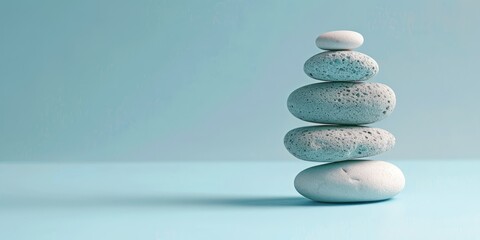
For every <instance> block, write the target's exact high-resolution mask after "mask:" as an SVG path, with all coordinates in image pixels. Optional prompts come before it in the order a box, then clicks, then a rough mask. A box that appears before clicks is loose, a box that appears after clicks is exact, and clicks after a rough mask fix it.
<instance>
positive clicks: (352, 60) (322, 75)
mask: <svg viewBox="0 0 480 240" xmlns="http://www.w3.org/2000/svg"><path fill="white" fill-rule="evenodd" d="M303 70H304V71H305V73H306V74H307V75H308V76H310V77H311V78H314V79H317V80H324V81H365V80H367V79H369V78H371V77H373V76H374V75H375V74H377V73H378V70H379V68H378V64H377V62H376V61H375V60H374V59H373V58H371V57H370V56H368V55H366V54H363V53H360V52H356V51H325V52H321V53H319V54H317V55H314V56H313V57H311V58H310V59H308V60H307V61H306V62H305V64H304V66H303Z"/></svg>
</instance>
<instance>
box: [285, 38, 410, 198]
mask: <svg viewBox="0 0 480 240" xmlns="http://www.w3.org/2000/svg"><path fill="white" fill-rule="evenodd" d="M362 44H363V36H362V35H361V34H359V33H357V32H353V31H333V32H327V33H324V34H322V35H320V36H319V37H318V38H317V40H316V45H317V46H318V47H319V48H320V49H323V50H326V51H324V52H321V53H319V54H317V55H314V56H313V57H311V58H310V59H308V60H307V61H306V62H305V65H304V71H305V73H306V74H307V75H308V76H309V77H311V78H313V79H316V80H321V81H325V82H321V83H315V84H311V85H306V86H303V87H301V88H298V89H297V90H295V91H293V92H292V93H291V94H290V96H289V97H288V101H287V105H288V110H289V111H290V112H291V113H292V114H293V115H294V116H295V117H297V118H299V119H301V120H304V121H307V122H312V123H320V124H322V125H315V126H308V127H301V128H296V129H293V130H291V131H290V132H288V133H287V134H286V135H285V138H284V143H285V147H286V148H287V150H288V151H289V152H290V153H291V154H292V155H294V156H295V157H297V158H299V159H302V160H306V161H314V162H330V163H327V164H323V165H318V166H315V167H311V168H308V169H306V170H304V171H302V172H300V173H299V174H298V175H297V177H296V178H295V188H296V190H297V191H298V192H299V193H300V194H301V195H303V196H305V197H306V198H309V199H311V200H314V201H322V202H365V201H378V200H385V199H389V198H391V197H393V196H395V195H396V194H398V193H399V192H400V191H402V189H403V187H404V186H405V178H404V176H403V173H402V171H401V170H400V169H399V168H398V167H396V166H395V165H393V164H391V163H387V162H384V161H377V160H361V159H358V158H363V157H370V156H374V155H377V154H380V153H383V152H385V151H388V150H390V149H392V148H393V146H394V145H395V137H394V136H393V135H392V134H391V133H389V132H388V131H386V130H383V129H380V128H374V127H367V126H363V125H366V124H370V123H374V122H377V121H380V120H382V119H383V118H385V117H387V116H388V115H390V114H391V113H392V111H393V109H394V108H395V102H396V98H395V93H394V92H393V90H392V89H391V88H390V87H388V86H387V85H385V84H382V83H375V82H365V81H366V80H368V79H370V78H372V77H373V76H375V75H376V74H377V73H378V70H379V68H378V64H377V62H376V61H375V60H374V59H373V58H371V57H369V56H367V55H365V54H363V53H360V52H356V51H353V50H352V49H355V48H358V47H360V46H361V45H362Z"/></svg>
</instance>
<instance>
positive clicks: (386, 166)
mask: <svg viewBox="0 0 480 240" xmlns="http://www.w3.org/2000/svg"><path fill="white" fill-rule="evenodd" d="M404 186H405V177H404V176H403V173H402V171H401V170H400V169H399V168H398V167H396V166H395V165H393V164H391V163H388V162H384V161H375V160H348V161H341V162H333V163H328V164H323V165H319V166H315V167H311V168H308V169H305V170H303V171H302V172H300V173H299V174H298V175H297V177H296V178H295V189H297V191H298V192H299V193H300V194H301V195H303V196H304V197H306V198H309V199H311V200H314V201H320V202H368V201H379V200H385V199H389V198H392V197H393V196H395V195H397V194H398V193H400V192H401V191H402V190H403V188H404Z"/></svg>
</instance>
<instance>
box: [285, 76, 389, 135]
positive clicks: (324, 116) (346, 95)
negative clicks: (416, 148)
mask: <svg viewBox="0 0 480 240" xmlns="http://www.w3.org/2000/svg"><path fill="white" fill-rule="evenodd" d="M395 102H396V99H395V93H394V92H393V90H392V89H391V88H390V87H388V86H387V85H385V84H381V83H370V82H323V83H315V84H310V85H306V86H303V87H301V88H298V89H297V90H295V91H293V92H292V93H291V94H290V96H289V97H288V100H287V106H288V110H289V111H290V112H291V113H292V114H293V115H294V116H295V117H297V118H300V119H302V120H304V121H307V122H315V123H331V124H348V125H359V124H368V123H373V122H376V121H380V120H382V119H383V118H385V117H387V116H388V115H390V113H392V112H393V109H394V108H395Z"/></svg>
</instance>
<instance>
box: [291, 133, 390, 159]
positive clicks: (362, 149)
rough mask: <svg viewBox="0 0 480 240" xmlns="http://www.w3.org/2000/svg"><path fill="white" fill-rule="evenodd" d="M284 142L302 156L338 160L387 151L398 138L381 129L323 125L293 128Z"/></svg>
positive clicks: (295, 153) (300, 157) (302, 157)
mask: <svg viewBox="0 0 480 240" xmlns="http://www.w3.org/2000/svg"><path fill="white" fill-rule="evenodd" d="M284 144H285V147H286V148H287V150H288V151H289V152H290V153H291V154H292V155H293V156H295V157H297V158H299V159H302V160H306V161H316V162H335V161H342V160H347V159H353V158H361V157H368V156H373V155H377V154H380V153H383V152H386V151H388V150H390V149H392V148H393V146H394V145H395V137H394V136H393V135H392V134H391V133H389V132H388V131H386V130H383V129H380V128H372V127H361V126H335V125H323V126H309V127H301V128H296V129H293V130H291V131H289V132H288V133H287V134H286V135H285V138H284Z"/></svg>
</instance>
